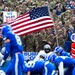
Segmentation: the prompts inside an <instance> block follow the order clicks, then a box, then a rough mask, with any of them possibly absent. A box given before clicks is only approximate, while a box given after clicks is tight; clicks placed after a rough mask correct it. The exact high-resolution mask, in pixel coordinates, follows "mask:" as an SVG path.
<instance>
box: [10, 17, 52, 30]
mask: <svg viewBox="0 0 75 75" xmlns="http://www.w3.org/2000/svg"><path fill="white" fill-rule="evenodd" d="M44 18H49V19H50V17H49V16H44V17H40V18H37V19H34V20H29V21H27V22H26V21H25V22H23V23H20V24H18V25H14V26H12V29H14V28H17V27H19V26H22V25H25V24H29V23H33V22H36V21H38V20H41V19H44ZM27 19H29V17H28V18H24V19H22V20H20V21H17V23H19V22H21V21H23V20H27ZM46 21H48V22H52V20H46ZM41 22H44V21H41ZM14 24H16V23H14ZM35 24H39V22H38V23H37V22H36V23H35ZM10 25H13V24H10Z"/></svg>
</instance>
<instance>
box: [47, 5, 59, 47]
mask: <svg viewBox="0 0 75 75" xmlns="http://www.w3.org/2000/svg"><path fill="white" fill-rule="evenodd" d="M48 12H49V16H51V19H52V21H53V17H52V14H51V12H50V7H49V4H48ZM53 24H54V31H55V36H56V43H57V46H59V42H58V34H57V31H56V25H55V23H54V21H53Z"/></svg>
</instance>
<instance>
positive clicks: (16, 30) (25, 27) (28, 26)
mask: <svg viewBox="0 0 75 75" xmlns="http://www.w3.org/2000/svg"><path fill="white" fill-rule="evenodd" d="M49 21H50V20H47V21H41V22H38V23H35V24H31V25H27V26H23V27H21V28H18V29H15V30H14V29H13V28H15V27H19V26H18V25H17V26H14V27H12V29H13V31H14V32H18V31H20V30H23V29H27V28H30V27H34V26H37V27H38V25H40V24H42V23H48V22H49Z"/></svg>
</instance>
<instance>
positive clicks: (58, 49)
mask: <svg viewBox="0 0 75 75" xmlns="http://www.w3.org/2000/svg"><path fill="white" fill-rule="evenodd" d="M63 50H64V49H63V48H62V47H61V46H57V47H55V49H54V52H56V53H61V52H62V51H63Z"/></svg>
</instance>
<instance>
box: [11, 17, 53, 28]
mask: <svg viewBox="0 0 75 75" xmlns="http://www.w3.org/2000/svg"><path fill="white" fill-rule="evenodd" d="M43 20H44V21H43ZM43 22H50V23H52V21H51V19H50V18H49V17H48V18H47V17H46V18H44V17H42V18H39V19H35V20H29V21H25V22H22V23H19V24H18V25H15V26H14V27H12V29H17V27H20V28H21V27H24V26H25V27H26V26H29V27H30V26H32V25H33V24H34V25H37V24H39V23H43Z"/></svg>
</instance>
